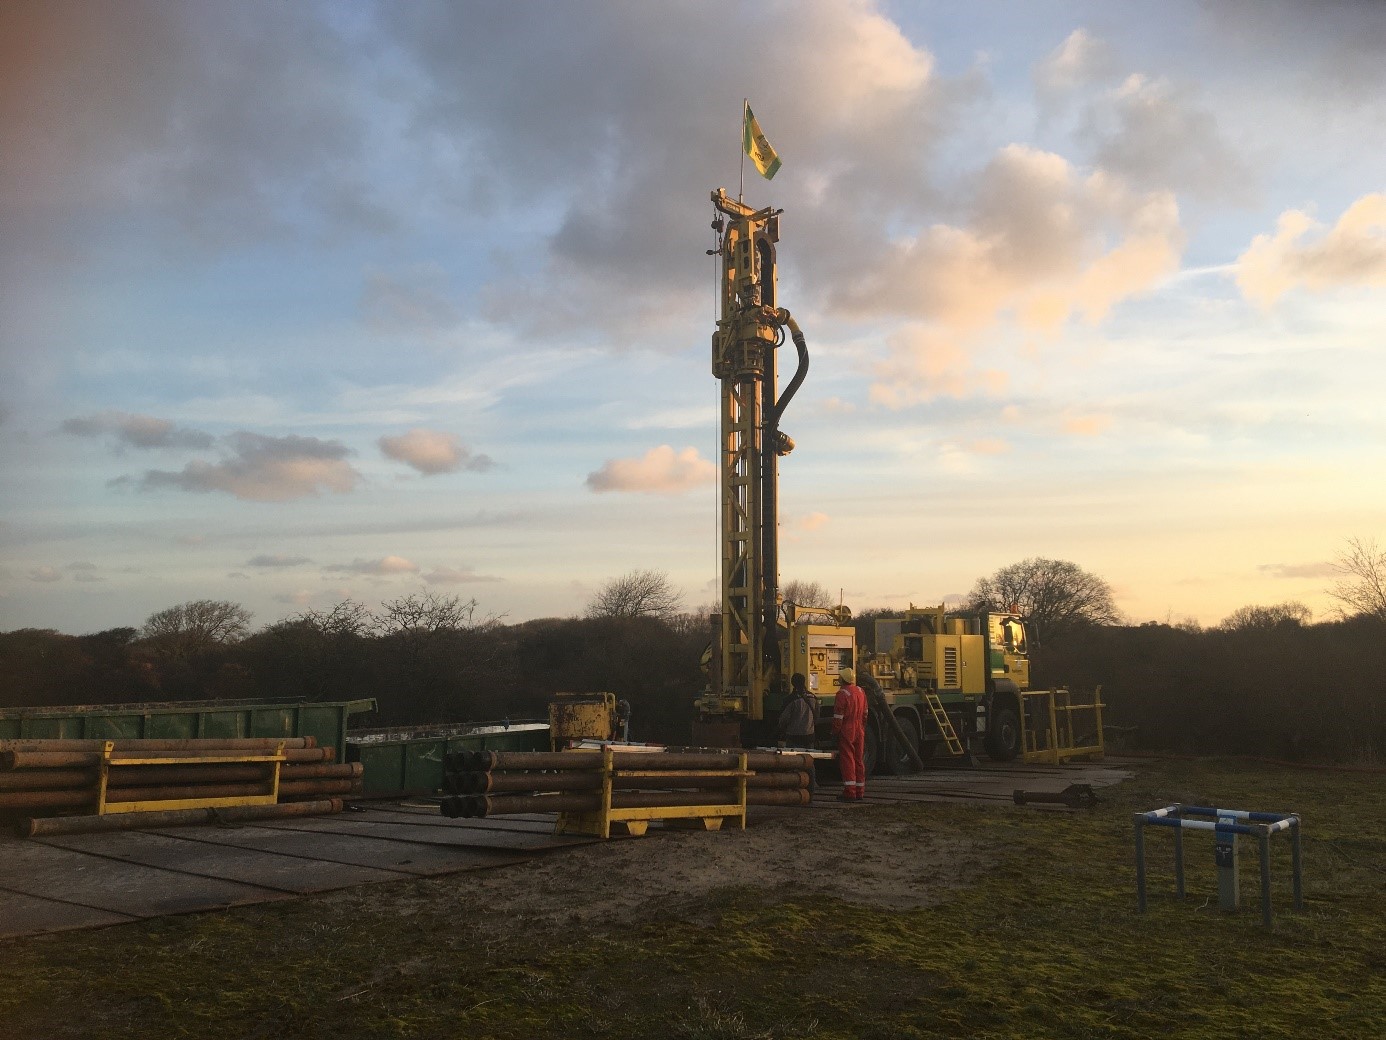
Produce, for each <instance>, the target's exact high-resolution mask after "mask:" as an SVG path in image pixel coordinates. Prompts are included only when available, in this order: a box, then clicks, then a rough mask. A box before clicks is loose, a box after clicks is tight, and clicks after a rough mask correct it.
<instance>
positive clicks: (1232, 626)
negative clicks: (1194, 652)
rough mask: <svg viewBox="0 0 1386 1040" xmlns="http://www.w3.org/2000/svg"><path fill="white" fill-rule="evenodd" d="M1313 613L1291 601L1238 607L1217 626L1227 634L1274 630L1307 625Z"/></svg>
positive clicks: (1300, 604)
mask: <svg viewBox="0 0 1386 1040" xmlns="http://www.w3.org/2000/svg"><path fill="white" fill-rule="evenodd" d="M1313 616H1314V612H1313V611H1312V610H1310V609H1309V608H1308V607H1306V606H1305V605H1304V604H1303V603H1299V602H1296V601H1291V602H1289V603H1276V604H1275V605H1273V606H1269V607H1255V606H1252V607H1238V608H1237V609H1236V610H1234V611H1232V613H1231V614H1228V615H1227V617H1225V618H1223V619H1222V621H1221V622H1220V623H1219V624H1218V628H1221V629H1223V630H1225V631H1228V632H1241V631H1246V630H1249V629H1258V628H1274V627H1275V626H1276V625H1284V624H1292V625H1307V624H1308V623H1309V620H1310V618H1312V617H1313Z"/></svg>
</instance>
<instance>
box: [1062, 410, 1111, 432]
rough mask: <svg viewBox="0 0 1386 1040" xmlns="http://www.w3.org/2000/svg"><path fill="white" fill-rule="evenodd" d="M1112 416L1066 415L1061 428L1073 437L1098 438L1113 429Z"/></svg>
mask: <svg viewBox="0 0 1386 1040" xmlns="http://www.w3.org/2000/svg"><path fill="white" fill-rule="evenodd" d="M1111 425H1112V417H1111V416H1110V415H1098V414H1091V415H1065V416H1064V417H1063V418H1062V420H1060V423H1059V428H1060V429H1061V430H1063V432H1064V433H1066V434H1068V435H1070V436H1072V437H1096V436H1097V435H1098V434H1101V433H1105V432H1107V430H1109V429H1110V428H1111Z"/></svg>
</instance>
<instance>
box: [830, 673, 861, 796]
mask: <svg viewBox="0 0 1386 1040" xmlns="http://www.w3.org/2000/svg"><path fill="white" fill-rule="evenodd" d="M833 734H834V735H835V736H836V737H837V766H838V769H839V771H840V772H841V773H842V797H844V798H846V799H847V800H848V801H859V800H861V799H862V798H865V797H866V694H865V693H863V692H862V688H861V687H860V686H855V685H852V684H850V683H848V684H847V685H844V686H839V687H838V688H837V697H836V699H835V700H834V701H833Z"/></svg>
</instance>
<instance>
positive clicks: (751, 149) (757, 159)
mask: <svg viewBox="0 0 1386 1040" xmlns="http://www.w3.org/2000/svg"><path fill="white" fill-rule="evenodd" d="M741 147H742V149H743V150H744V151H745V152H746V154H747V155H749V156H750V157H751V162H753V163H755V164H756V169H757V170H759V171H760V175H761V176H762V177H764V178H765V179H766V180H767V181H768V180H770V178H772V177H774V176H775V174H776V173H778V172H779V169H780V157H779V156H778V155H776V154H775V149H773V148H771V147H770V142H769V141H767V140H766V139H765V134H763V133H761V129H760V124H759V123H757V122H756V117H755V114H754V113H753V112H752V111H751V106H750V105H747V106H746V119H745V122H744V124H743V126H742V129H741Z"/></svg>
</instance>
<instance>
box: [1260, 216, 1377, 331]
mask: <svg viewBox="0 0 1386 1040" xmlns="http://www.w3.org/2000/svg"><path fill="white" fill-rule="evenodd" d="M1322 227H1323V225H1322V224H1319V223H1317V222H1316V221H1315V220H1314V219H1313V218H1312V217H1310V216H1309V215H1308V214H1307V213H1303V212H1301V211H1300V210H1288V211H1286V212H1285V213H1282V214H1281V215H1280V219H1279V221H1278V222H1277V224H1276V231H1275V234H1274V235H1257V236H1256V238H1255V239H1253V240H1252V243H1251V245H1250V246H1248V247H1247V250H1246V252H1244V253H1243V254H1242V255H1241V256H1239V257H1238V258H1237V285H1238V286H1239V287H1240V288H1241V290H1242V294H1243V295H1244V296H1246V298H1247V299H1250V300H1254V301H1255V302H1256V303H1258V304H1260V305H1261V306H1262V307H1269V306H1270V305H1271V304H1273V303H1275V301H1276V300H1278V299H1279V298H1280V297H1281V296H1283V295H1284V294H1285V293H1287V292H1289V291H1290V290H1291V289H1294V288H1297V287H1301V286H1302V287H1303V288H1305V289H1309V290H1312V291H1315V292H1326V291H1329V290H1332V289H1338V288H1344V287H1349V286H1371V287H1374V288H1380V287H1382V286H1386V194H1371V195H1363V196H1362V197H1361V198H1360V199H1358V200H1357V201H1356V202H1354V203H1352V205H1350V206H1349V207H1348V208H1347V209H1346V210H1345V211H1344V212H1343V215H1342V216H1341V217H1339V218H1338V222H1337V223H1336V224H1334V225H1333V227H1332V228H1330V229H1329V230H1328V231H1326V232H1324V233H1322V234H1320V235H1318V236H1317V237H1315V238H1310V239H1309V240H1307V241H1306V240H1305V239H1306V236H1309V235H1310V233H1311V232H1315V231H1320V230H1321V229H1322Z"/></svg>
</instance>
